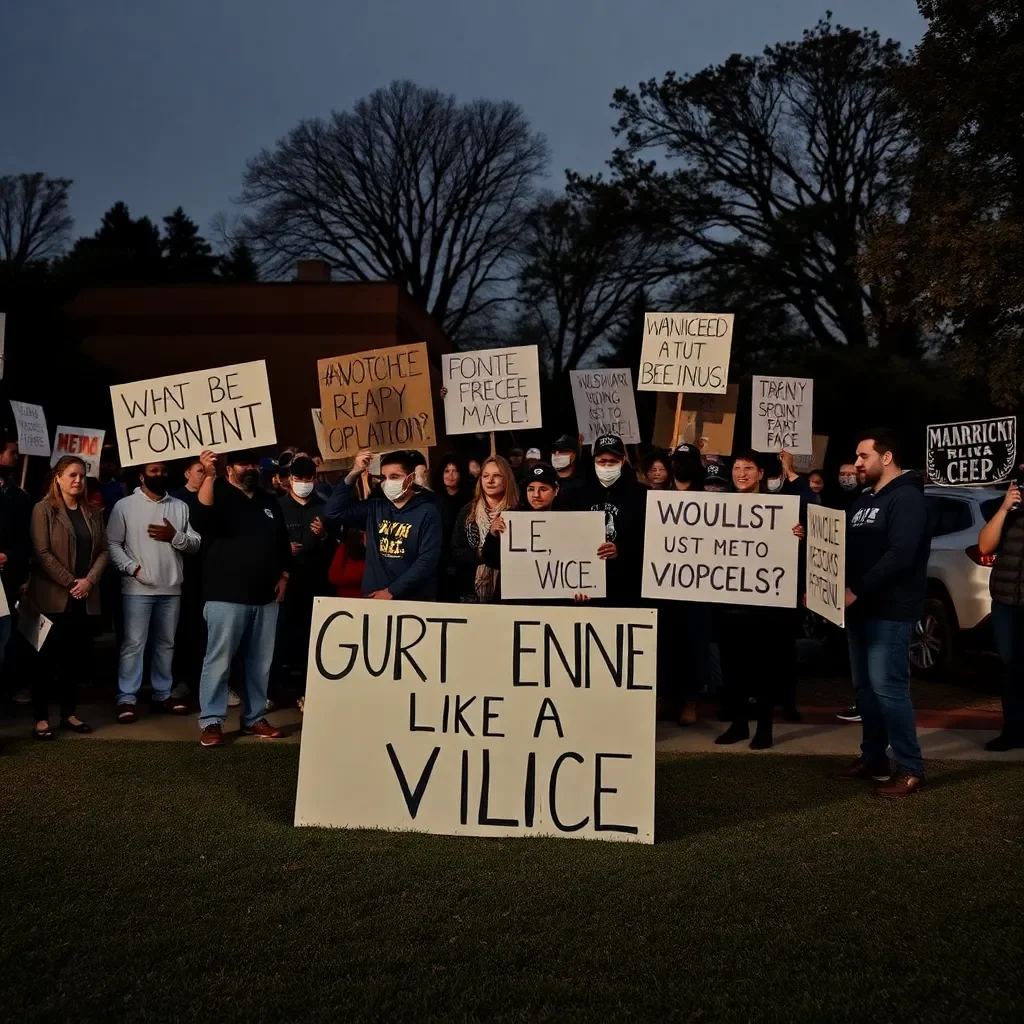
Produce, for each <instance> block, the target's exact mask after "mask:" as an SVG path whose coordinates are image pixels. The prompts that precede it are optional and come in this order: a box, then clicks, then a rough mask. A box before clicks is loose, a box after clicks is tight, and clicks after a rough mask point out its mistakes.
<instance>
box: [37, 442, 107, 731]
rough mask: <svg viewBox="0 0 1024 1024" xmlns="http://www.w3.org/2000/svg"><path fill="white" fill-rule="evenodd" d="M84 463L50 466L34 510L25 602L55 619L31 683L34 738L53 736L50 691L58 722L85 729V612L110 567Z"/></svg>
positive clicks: (92, 610) (95, 601)
mask: <svg viewBox="0 0 1024 1024" xmlns="http://www.w3.org/2000/svg"><path fill="white" fill-rule="evenodd" d="M85 475H86V469H85V463H84V462H82V460H81V459H78V458H75V457H74V456H73V455H65V456H64V457H63V458H61V459H59V460H58V461H57V465H56V466H54V467H53V480H52V481H51V483H50V490H49V493H48V494H47V495H46V497H45V498H43V500H42V501H41V502H39V504H37V505H36V506H35V508H34V509H33V510H32V572H31V575H30V576H29V581H28V594H27V599H28V603H29V605H30V606H31V607H32V608H33V609H34V610H35V611H37V612H41V613H42V614H43V615H45V616H46V617H47V618H48V619H50V620H52V622H53V628H52V629H51V630H50V634H49V636H48V637H47V638H46V642H45V644H44V645H43V648H42V655H43V665H42V666H41V667H42V669H43V671H40V672H38V673H36V677H35V679H34V680H33V683H32V713H33V714H34V715H35V718H36V724H35V728H34V730H33V735H34V736H35V737H36V739H40V740H48V739H52V738H53V732H52V730H51V729H50V721H49V690H50V687H51V686H53V687H54V688H55V689H56V691H57V696H58V699H59V701H60V727H61V728H62V729H70V730H72V731H73V732H90V729H89V726H87V725H86V724H85V722H83V721H82V720H81V719H80V718H78V716H77V715H76V714H75V710H76V707H77V703H78V683H79V682H80V680H81V677H82V667H83V663H84V660H85V654H86V651H87V649H88V646H89V645H90V644H91V643H92V633H91V630H90V627H89V617H90V616H98V615H99V613H100V591H99V582H100V578H101V577H102V576H103V570H104V569H106V567H107V562H108V561H109V557H110V556H109V555H108V553H107V534H106V531H105V530H104V528H103V513H102V511H101V510H100V509H97V508H95V507H93V506H92V505H91V504H90V503H89V501H88V499H87V498H86V493H85Z"/></svg>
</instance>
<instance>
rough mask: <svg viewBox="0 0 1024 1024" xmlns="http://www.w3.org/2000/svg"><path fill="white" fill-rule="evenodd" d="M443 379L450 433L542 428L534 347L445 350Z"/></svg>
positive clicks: (538, 379)
mask: <svg viewBox="0 0 1024 1024" xmlns="http://www.w3.org/2000/svg"><path fill="white" fill-rule="evenodd" d="M441 380H442V383H443V384H444V387H445V388H446V389H447V391H446V392H445V396H444V419H445V425H446V427H447V430H448V433H449V434H475V433H478V432H489V431H492V430H535V429H536V428H538V427H540V426H542V423H541V409H540V370H539V367H538V363H537V346H536V345H522V346H520V347H518V348H487V349H482V350H481V351H479V352H448V353H445V355H443V356H442V357H441Z"/></svg>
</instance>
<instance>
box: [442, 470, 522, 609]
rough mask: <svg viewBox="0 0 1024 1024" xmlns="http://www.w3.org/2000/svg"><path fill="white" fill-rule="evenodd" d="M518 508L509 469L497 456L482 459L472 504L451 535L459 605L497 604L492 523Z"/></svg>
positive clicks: (499, 593) (517, 491) (497, 592)
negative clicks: (462, 603) (504, 513)
mask: <svg viewBox="0 0 1024 1024" xmlns="http://www.w3.org/2000/svg"><path fill="white" fill-rule="evenodd" d="M518 505H519V486H518V484H517V483H516V477H515V473H514V472H513V470H512V467H511V466H510V465H509V464H508V462H506V461H505V459H503V458H502V457H501V456H500V455H492V456H490V457H489V458H486V459H484V461H483V464H482V465H481V467H480V479H479V480H478V481H477V485H476V493H475V495H474V497H473V500H472V501H470V502H469V503H468V504H467V505H466V506H465V507H464V508H463V509H462V511H461V512H460V513H459V515H458V518H457V519H456V521H455V528H454V530H453V531H452V543H451V559H452V563H453V564H454V566H455V570H456V575H457V577H458V595H459V600H460V601H463V602H465V603H468V604H491V603H492V602H494V601H498V600H500V597H501V592H500V580H499V570H498V569H496V568H494V554H493V552H494V551H495V550H496V549H497V542H498V532H499V531H496V530H495V529H494V521H495V519H496V518H498V517H499V516H500V515H501V514H502V512H507V511H508V510H509V509H515V508H517V507H518ZM489 538H490V544H489V550H488V552H487V557H485V553H484V547H485V545H487V544H488V539H489ZM488 563H490V564H488Z"/></svg>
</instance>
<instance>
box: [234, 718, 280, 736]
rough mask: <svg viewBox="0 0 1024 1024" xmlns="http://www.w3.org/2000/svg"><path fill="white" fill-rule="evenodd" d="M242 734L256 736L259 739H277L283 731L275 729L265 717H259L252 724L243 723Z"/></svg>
mask: <svg viewBox="0 0 1024 1024" xmlns="http://www.w3.org/2000/svg"><path fill="white" fill-rule="evenodd" d="M242 735H243V736H258V737H259V738H260V739H261V740H279V739H280V738H281V737H282V736H283V735H284V733H283V732H282V731H281V730H280V729H275V728H274V727H273V726H272V725H271V724H270V723H269V722H268V721H267V720H266V719H265V718H261V719H260V720H259V721H258V722H253V723H252V725H243V726H242Z"/></svg>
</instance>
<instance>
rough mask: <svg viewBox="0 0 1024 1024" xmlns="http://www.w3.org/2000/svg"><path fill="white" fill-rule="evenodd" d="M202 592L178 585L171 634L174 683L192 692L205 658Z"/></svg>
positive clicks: (196, 688)
mask: <svg viewBox="0 0 1024 1024" xmlns="http://www.w3.org/2000/svg"><path fill="white" fill-rule="evenodd" d="M203 604H204V601H203V595H202V592H201V590H200V588H198V587H193V586H188V583H187V581H186V585H185V586H183V587H182V588H181V614H180V615H179V616H178V630H177V632H176V633H175V634H174V662H173V666H172V670H171V674H172V675H173V676H174V681H175V682H176V683H187V684H188V686H189V688H190V689H191V690H192V692H193V693H198V692H199V679H200V677H201V676H202V674H203V659H204V658H205V657H206V620H205V619H204V618H203Z"/></svg>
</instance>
